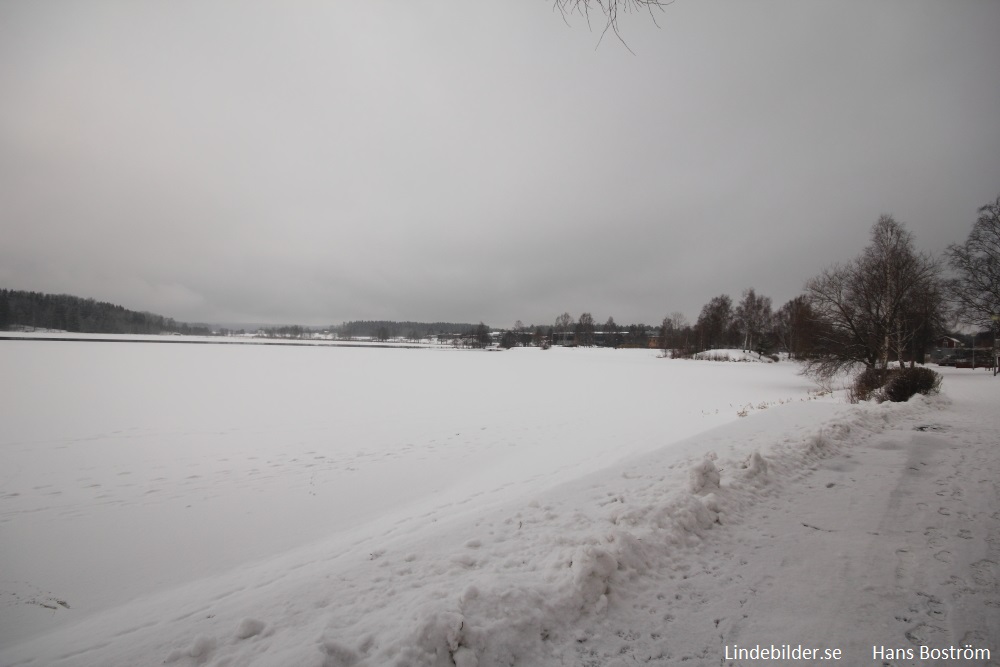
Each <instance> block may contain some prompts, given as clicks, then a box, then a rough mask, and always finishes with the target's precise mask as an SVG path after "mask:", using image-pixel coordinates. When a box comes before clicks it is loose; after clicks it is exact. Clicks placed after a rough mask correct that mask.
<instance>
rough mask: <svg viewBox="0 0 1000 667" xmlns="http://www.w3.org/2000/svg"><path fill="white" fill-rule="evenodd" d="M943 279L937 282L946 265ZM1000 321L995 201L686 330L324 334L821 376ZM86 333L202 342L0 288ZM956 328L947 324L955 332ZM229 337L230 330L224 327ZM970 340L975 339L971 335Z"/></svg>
mask: <svg viewBox="0 0 1000 667" xmlns="http://www.w3.org/2000/svg"><path fill="white" fill-rule="evenodd" d="M946 264H947V266H948V267H950V269H951V275H950V276H948V277H945V276H944V275H943V274H944V270H945V265H946ZM998 319H1000V196H998V197H997V199H996V200H995V201H994V202H991V203H990V204H987V205H985V206H983V207H982V208H980V209H979V217H978V218H977V220H976V221H975V223H974V224H973V228H972V231H971V232H970V234H969V236H968V238H967V240H966V241H965V243H963V244H952V245H950V246H949V247H948V249H947V250H946V251H945V254H944V257H942V258H936V257H932V256H931V255H930V254H928V253H925V252H919V251H917V249H916V248H915V245H914V239H913V235H912V234H911V233H910V232H909V231H907V230H906V228H905V226H904V225H903V224H901V223H899V222H897V221H896V220H895V219H894V218H893V217H892V216H891V215H882V216H880V217H879V218H878V220H877V221H876V222H875V224H874V225H873V226H872V228H871V232H870V242H869V245H868V246H866V247H865V249H864V250H863V251H862V253H861V254H860V255H859V256H857V257H855V258H854V259H852V260H850V261H848V262H845V263H839V264H834V265H832V266H830V267H828V268H827V269H825V270H824V271H823V272H821V273H820V274H819V275H817V276H815V277H814V278H812V279H811V280H809V281H808V282H807V283H806V285H805V286H804V290H803V292H802V293H801V294H800V295H798V296H796V297H794V298H793V299H790V300H789V301H788V302H787V303H785V304H784V305H782V306H781V307H780V308H778V309H777V310H773V305H772V301H771V299H770V297H767V296H765V295H762V294H758V293H757V291H756V290H755V289H754V288H753V287H750V288H748V289H746V290H744V292H743V294H742V296H741V298H740V300H739V302H734V301H733V299H732V298H731V297H730V296H729V295H727V294H720V295H718V296H716V297H713V298H712V299H711V300H709V302H708V303H706V304H705V305H704V306H703V307H702V309H701V312H700V313H699V315H698V318H697V319H696V321H695V322H694V323H690V322H689V321H688V320H687V318H686V317H685V316H684V315H683V314H682V313H679V312H674V313H671V314H670V315H668V316H667V317H665V318H664V319H663V321H662V322H661V324H660V325H659V327H649V326H647V325H645V324H643V323H638V324H628V325H620V324H618V323H616V322H615V320H614V318H613V317H609V318H608V319H607V321H605V322H604V323H603V324H602V323H598V322H597V321H596V320H595V318H594V317H593V315H592V314H591V313H589V312H585V313H582V314H581V315H580V316H579V318H578V319H574V318H573V317H572V316H571V315H570V314H569V313H568V312H564V313H562V314H561V315H559V316H558V317H557V318H556V319H555V321H554V322H553V324H551V325H534V324H533V325H524V324H523V323H522V322H521V321H520V320H518V321H517V322H516V323H515V324H514V326H513V327H512V328H509V329H505V330H502V331H499V332H496V333H494V331H493V330H491V328H490V327H488V326H487V325H486V324H484V323H483V322H479V323H478V324H470V323H454V322H432V323H426V322H412V321H404V322H395V321H391V320H355V321H351V322H345V323H343V324H341V325H338V326H334V327H330V328H329V331H330V332H331V333H334V334H336V335H337V336H338V337H339V338H343V339H352V338H366V339H372V340H389V339H394V338H395V339H398V338H408V339H411V340H421V339H426V338H430V337H438V339H439V340H446V339H447V340H451V341H452V342H453V343H454V344H456V345H462V346H466V347H487V346H489V345H492V344H493V343H494V342H496V343H498V344H499V345H500V346H501V347H505V348H510V347H514V346H538V347H542V348H547V347H549V346H551V345H553V344H562V345H578V346H608V347H659V348H661V349H663V350H664V351H670V353H671V354H672V356H675V357H685V356H691V355H693V354H695V353H698V352H702V351H705V350H712V349H719V348H740V349H743V350H748V351H753V352H757V353H758V354H760V355H765V354H770V353H772V352H773V351H779V350H780V351H783V352H786V353H788V355H789V356H790V357H791V358H793V359H797V360H801V361H803V362H805V364H806V366H807V369H809V370H810V371H812V372H813V373H815V374H817V375H819V376H826V377H829V376H832V375H833V374H835V373H837V372H839V371H840V370H842V369H844V368H845V367H847V366H851V365H854V364H861V365H863V366H864V367H865V368H881V369H886V368H887V367H888V365H889V362H890V361H897V362H900V363H902V362H904V361H908V362H909V363H910V364H911V365H912V364H914V363H922V362H923V361H924V360H925V352H926V350H927V349H928V347H930V346H931V344H932V343H933V342H934V341H935V340H936V339H937V338H938V337H940V336H943V335H946V334H948V335H954V336H958V334H955V332H954V331H949V326H948V325H949V323H953V324H954V323H958V322H962V323H964V324H966V325H968V326H972V327H977V328H978V329H979V330H980V331H981V332H988V331H992V332H993V333H994V335H996V332H997V327H998ZM16 326H22V327H33V328H46V329H58V330H64V331H74V332H84V333H130V334H158V333H182V334H196V335H205V334H210V333H212V332H211V331H210V329H209V327H208V326H206V325H200V324H194V325H192V324H186V323H183V322H176V321H175V320H173V319H171V318H167V317H163V316H161V315H156V314H153V313H146V312H137V311H132V310H127V309H125V308H123V307H122V306H119V305H115V304H112V303H107V302H103V301H95V300H94V299H86V298H80V297H75V296H70V295H66V294H55V295H53V294H44V293H41V292H26V291H18V290H9V289H0V330H4V329H9V328H11V327H16ZM952 328H953V327H952ZM314 330H315V329H313V328H310V327H302V326H299V325H293V326H283V327H274V328H270V329H265V330H263V333H264V334H265V335H274V336H281V337H302V336H304V335H306V334H311V333H312V332H313V331H314ZM225 333H227V332H225ZM973 344H975V337H973Z"/></svg>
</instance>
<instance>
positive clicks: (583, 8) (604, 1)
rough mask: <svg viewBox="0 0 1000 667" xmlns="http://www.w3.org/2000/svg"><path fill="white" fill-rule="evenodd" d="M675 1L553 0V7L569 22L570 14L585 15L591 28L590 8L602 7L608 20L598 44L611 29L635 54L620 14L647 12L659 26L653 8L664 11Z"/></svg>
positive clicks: (602, 11) (658, 25)
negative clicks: (628, 41)
mask: <svg viewBox="0 0 1000 667" xmlns="http://www.w3.org/2000/svg"><path fill="white" fill-rule="evenodd" d="M673 3H674V0H553V8H554V9H558V10H559V12H560V13H561V14H562V17H563V20H564V21H566V22H567V23H569V21H568V19H567V16H568V15H569V14H579V15H580V16H583V17H584V18H585V19H586V21H587V26H588V27H590V28H591V29H593V28H592V26H591V24H590V9H591V7H596V8H598V9H600V10H601V13H602V14H604V17H605V19H606V22H605V24H604V29H603V30H602V31H601V37H600V39H598V40H597V45H598V46H600V45H601V41H602V40H603V39H604V35H605V34H607V32H608V30H611V31H612V32H613V33H614V34H615V37H617V38H618V41H620V42H621V43H622V45H623V46H624V47H625V48H626V49H628V51H629V53H632V54H633V55H635V52H634V51H632V49H631V48H629V45H628V44H627V43H626V42H625V39H624V38H623V37H622V33H621V30H620V29H619V16H620V15H621V14H631V13H634V12H635V13H637V12H640V11H642V12H647V13H649V16H650V18H652V19H653V25H655V26H656V27H657V28H659V27H660V24H659V23H657V21H656V16H655V15H654V14H653V10H654V9H658V10H660V11H664V9H665V8H666V7H667V6H668V5H672V4H673Z"/></svg>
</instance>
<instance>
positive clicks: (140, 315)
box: [0, 289, 211, 336]
mask: <svg viewBox="0 0 1000 667" xmlns="http://www.w3.org/2000/svg"><path fill="white" fill-rule="evenodd" d="M12 327H25V328H30V329H56V330H59V331H72V332H78V333H102V334H161V333H179V334H187V335H196V336H197V335H207V334H209V333H211V330H210V329H209V328H208V326H206V325H203V324H187V323H185V322H177V321H175V320H174V319H172V318H169V317H163V316H162V315H156V314H155V313H146V312H139V311H135V310H128V309H127V308H124V307H122V306H119V305H116V304H113V303H108V302H107V301H95V300H94V299H87V298H82V297H78V296H71V295H69V294H45V293H43V292H28V291H22V290H12V289H0V331H6V330H8V329H10V328H12Z"/></svg>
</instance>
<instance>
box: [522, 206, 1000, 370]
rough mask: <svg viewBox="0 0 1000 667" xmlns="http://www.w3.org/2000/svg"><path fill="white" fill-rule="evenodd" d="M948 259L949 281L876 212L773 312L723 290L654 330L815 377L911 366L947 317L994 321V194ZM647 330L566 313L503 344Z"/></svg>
mask: <svg viewBox="0 0 1000 667" xmlns="http://www.w3.org/2000/svg"><path fill="white" fill-rule="evenodd" d="M945 257H946V258H947V260H948V263H947V264H948V266H950V269H951V277H949V278H946V277H945V276H944V275H943V274H944V273H945V270H946V265H945V263H944V262H943V261H942V260H940V259H938V258H935V257H933V256H931V255H930V254H928V253H926V252H921V251H918V250H917V249H916V247H915V245H914V239H913V235H912V234H911V233H910V232H909V231H907V230H906V228H905V227H904V226H903V225H902V224H901V223H899V222H897V221H896V220H895V219H894V218H893V217H892V216H891V215H882V216H880V217H879V218H878V220H877V221H876V222H875V224H874V225H873V226H872V228H871V235H870V241H869V244H868V246H867V247H866V248H865V249H864V250H863V252H862V253H861V254H860V255H859V256H858V257H856V258H854V259H853V260H851V261H848V262H845V263H842V264H835V265H833V266H830V267H829V268H827V269H826V270H824V271H823V272H822V273H820V274H819V275H818V276H816V277H814V278H813V279H811V280H809V281H808V282H807V283H806V285H805V291H804V293H803V294H800V295H799V296H796V297H795V298H793V299H791V300H789V301H788V302H787V303H785V304H784V305H783V306H781V307H780V308H779V309H778V310H777V311H775V310H773V307H772V302H771V299H770V297H767V296H764V295H763V294H760V293H758V292H757V291H756V290H755V289H754V288H753V287H750V288H748V289H746V290H744V292H743V294H742V297H741V299H740V301H739V302H738V303H734V301H733V299H732V298H730V297H729V295H727V294H720V295H719V296H716V297H714V298H712V299H711V300H710V301H709V302H708V303H706V304H705V305H704V306H703V307H702V309H701V312H700V314H699V315H698V318H697V321H696V322H695V323H694V324H693V325H692V324H690V323H689V322H688V320H687V318H686V317H684V315H683V314H682V313H678V312H674V313H671V314H670V315H669V316H667V317H665V318H664V319H663V322H662V324H661V326H660V328H659V331H658V332H655V333H653V334H652V335H657V336H658V337H659V341H658V342H659V347H661V348H663V349H664V350H671V351H672V352H673V356H686V355H689V354H691V353H694V352H699V351H702V350H710V349H714V348H742V349H743V350H746V351H753V352H757V353H758V354H760V355H763V354H767V353H770V352H772V351H775V350H780V351H783V352H786V353H787V354H788V355H789V356H790V357H791V358H793V359H799V360H803V361H805V363H806V366H807V368H808V369H809V370H810V371H812V372H814V373H816V374H818V375H820V376H831V375H833V374H835V373H837V372H838V371H841V370H843V369H845V368H847V367H850V366H853V365H855V364H860V365H862V366H864V367H865V368H869V369H881V370H885V369H887V368H888V367H889V365H890V363H891V362H898V363H900V364H903V363H909V364H910V365H911V366H912V365H913V364H914V363H919V362H923V361H924V354H925V351H926V350H927V349H928V348H929V347H931V346H932V344H933V341H934V340H935V338H936V337H938V336H940V335H942V334H944V333H945V332H946V331H947V329H948V326H947V325H948V323H949V322H948V320H949V318H952V320H951V321H952V322H953V323H954V322H955V321H961V322H964V323H965V324H967V325H970V326H978V327H994V328H995V327H997V324H998V319H1000V197H998V198H997V199H996V201H995V202H993V203H991V204H988V205H986V206H984V207H982V208H981V209H980V211H979V218H978V220H977V221H976V223H975V225H974V226H973V229H972V232H971V234H970V235H969V237H968V239H967V240H966V242H965V243H964V244H961V245H952V246H949V248H948V250H947V252H946V253H945ZM956 318H957V319H956ZM994 330H995V329H994ZM650 335H651V333H650V330H649V329H648V328H647V327H646V326H645V325H642V324H638V325H628V326H627V327H623V326H620V325H618V324H617V323H616V322H615V320H614V318H612V317H609V318H608V320H607V322H606V323H605V324H603V325H601V324H598V323H597V322H596V321H595V320H594V317H593V316H592V315H591V314H590V313H589V312H585V313H583V314H581V315H580V317H579V319H577V320H574V319H573V317H572V316H571V315H570V314H569V313H568V312H567V313H563V314H562V315H560V316H558V317H557V318H556V319H555V323H554V324H553V326H551V327H548V328H547V329H546V328H545V327H535V328H534V331H533V332H532V330H531V328H530V327H524V326H523V325H522V324H521V323H520V322H518V323H517V325H516V327H515V332H510V335H509V336H507V337H506V338H505V340H506V341H507V343H508V346H509V345H514V344H519V345H528V344H536V345H543V344H546V343H551V342H555V343H557V344H558V343H562V344H567V343H568V344H573V345H581V346H591V345H607V346H614V347H623V346H624V347H646V346H647V343H648V342H649V341H650Z"/></svg>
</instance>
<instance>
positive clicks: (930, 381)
mask: <svg viewBox="0 0 1000 667" xmlns="http://www.w3.org/2000/svg"><path fill="white" fill-rule="evenodd" d="M940 390H941V375H940V374H939V373H935V372H934V371H932V370H931V369H929V368H902V369H900V370H897V371H893V373H892V374H891V375H890V376H889V381H888V382H887V383H886V385H885V389H884V391H883V393H884V394H885V400H887V401H893V402H895V403H900V402H903V401H908V400H910V397H912V396H913V395H914V394H936V393H938V392H939V391H940Z"/></svg>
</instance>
